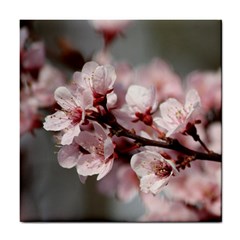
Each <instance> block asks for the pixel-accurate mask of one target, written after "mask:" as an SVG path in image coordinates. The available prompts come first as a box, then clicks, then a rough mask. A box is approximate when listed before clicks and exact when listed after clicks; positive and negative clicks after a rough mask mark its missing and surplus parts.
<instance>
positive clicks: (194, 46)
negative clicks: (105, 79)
mask: <svg viewBox="0 0 240 240" xmlns="http://www.w3.org/2000/svg"><path fill="white" fill-rule="evenodd" d="M20 25H21V26H27V27H28V28H29V29H31V32H33V33H34V37H36V38H37V39H40V40H43V42H44V44H45V48H46V58H47V61H49V62H51V63H52V64H53V65H54V66H56V67H58V68H59V69H60V70H62V71H63V72H64V74H65V75H66V76H67V78H68V79H70V78H71V76H72V73H73V72H74V71H76V70H81V67H82V65H83V64H84V61H87V60H90V59H91V57H92V55H93V54H95V53H96V52H97V51H99V50H100V49H101V48H102V46H103V38H102V36H101V35H100V34H99V33H97V32H96V31H95V30H94V28H93V27H92V26H91V24H90V22H89V21H85V20H79V21H77V20H76V21H75V20H35V21H27V20H22V21H20ZM221 29H222V26H221V21H220V20H209V21H207V20H178V21H176V20H174V21H170V20H168V21H166V20H164V21H163V20H147V21H145V20H136V21H132V22H131V23H130V24H129V26H127V27H126V29H124V31H123V32H124V33H123V34H122V35H121V36H120V37H119V38H117V39H116V40H115V41H114V42H113V43H112V45H111V47H110V48H111V54H112V55H113V57H114V59H115V61H126V62H127V63H129V64H131V65H132V66H140V65H142V64H148V63H149V62H150V61H151V60H152V59H153V58H155V57H159V58H162V59H163V60H165V61H166V62H167V63H168V64H170V65H171V66H172V67H173V69H174V70H175V72H176V73H177V74H179V76H180V77H181V78H182V79H184V77H185V76H186V75H187V74H188V73H190V72H192V71H194V70H217V69H219V68H221V47H222V45H221V44H222V43H221V37H222V33H221ZM69 46H71V47H72V49H71V50H72V52H74V51H76V54H75V55H74V54H72V56H71V58H67V57H66V56H65V55H64V54H65V53H66V49H68V48H69ZM68 50H69V49H68ZM64 56H65V58H63V57H64ZM75 60H76V61H75ZM76 63H77V64H76ZM20 150H21V152H20V165H21V169H20V184H21V186H20V217H21V221H123V222H124V221H136V220H137V219H138V218H139V217H140V216H141V215H142V214H143V212H144V209H143V207H142V203H141V201H140V199H139V198H138V197H136V198H134V200H133V201H131V202H130V203H123V202H120V201H119V200H117V199H114V198H108V197H106V196H104V195H102V194H100V193H98V191H97V190H96V179H95V177H89V178H88V180H87V182H86V184H85V185H83V184H81V183H80V181H79V178H78V175H77V172H76V170H75V169H64V168H62V167H60V166H59V164H58V162H57V154H56V152H57V151H58V148H56V147H55V141H54V139H53V136H52V134H51V133H50V132H47V131H45V130H44V129H36V130H34V135H33V134H31V133H26V134H24V135H23V136H21V139H20Z"/></svg>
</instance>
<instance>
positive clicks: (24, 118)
mask: <svg viewBox="0 0 240 240" xmlns="http://www.w3.org/2000/svg"><path fill="white" fill-rule="evenodd" d="M39 127H42V123H41V120H40V115H39V113H38V111H37V107H36V105H35V104H32V102H31V101H29V99H24V100H22V101H21V104H20V135H23V134H25V133H27V132H29V131H30V132H32V131H33V129H35V128H39Z"/></svg>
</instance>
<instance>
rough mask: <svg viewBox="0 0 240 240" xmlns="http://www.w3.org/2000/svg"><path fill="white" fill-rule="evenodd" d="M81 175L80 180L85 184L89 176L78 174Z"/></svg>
mask: <svg viewBox="0 0 240 240" xmlns="http://www.w3.org/2000/svg"><path fill="white" fill-rule="evenodd" d="M78 176H79V180H80V182H81V183H82V184H84V183H85V182H86V180H87V176H82V175H78Z"/></svg>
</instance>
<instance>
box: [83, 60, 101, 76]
mask: <svg viewBox="0 0 240 240" xmlns="http://www.w3.org/2000/svg"><path fill="white" fill-rule="evenodd" d="M98 66H99V65H98V64H97V63H96V62H93V61H91V62H87V63H85V64H84V66H83V68H82V73H85V74H87V75H88V76H92V74H93V73H94V72H95V69H96V68H97V67H98Z"/></svg>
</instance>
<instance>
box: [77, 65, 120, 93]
mask: <svg viewBox="0 0 240 240" xmlns="http://www.w3.org/2000/svg"><path fill="white" fill-rule="evenodd" d="M73 80H74V81H75V82H76V83H77V84H79V86H80V87H81V88H83V89H84V90H85V89H90V90H91V91H92V93H93V96H94V97H99V95H100V96H104V95H106V94H108V93H110V92H112V90H113V84H114V82H115V80H116V72H115V69H114V67H113V66H111V65H104V66H99V65H98V63H96V62H94V61H91V62H87V63H85V65H84V66H83V68H82V72H75V73H74V75H73Z"/></svg>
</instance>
